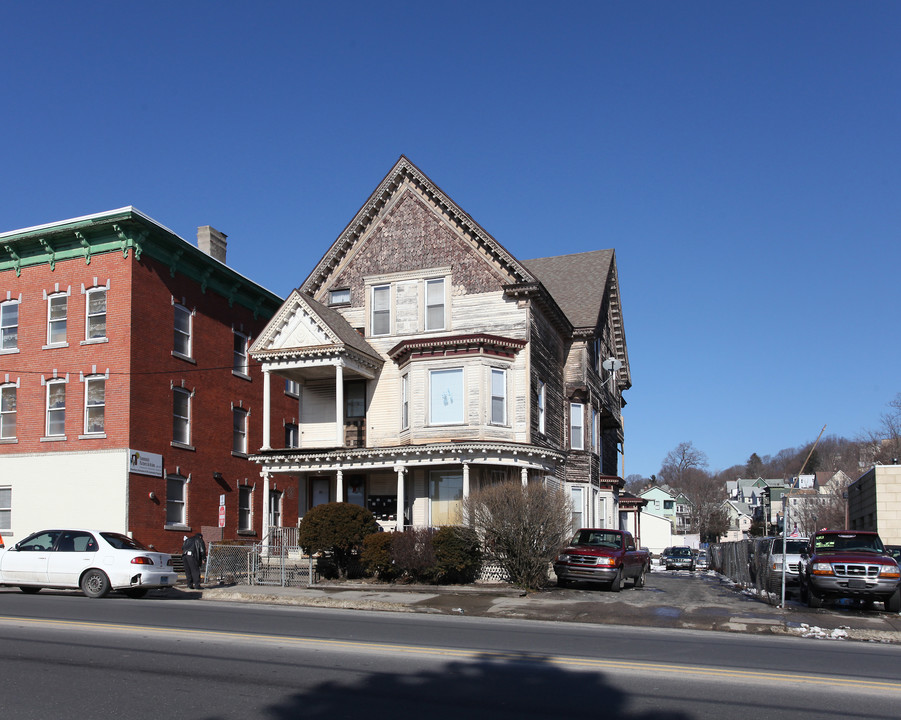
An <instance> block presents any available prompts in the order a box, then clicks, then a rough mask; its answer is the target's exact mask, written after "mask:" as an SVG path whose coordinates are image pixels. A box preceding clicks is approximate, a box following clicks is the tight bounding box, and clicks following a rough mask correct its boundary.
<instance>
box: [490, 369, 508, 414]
mask: <svg viewBox="0 0 901 720" xmlns="http://www.w3.org/2000/svg"><path fill="white" fill-rule="evenodd" d="M491 424H492V425H506V424H507V371H506V370H499V369H498V368H491Z"/></svg>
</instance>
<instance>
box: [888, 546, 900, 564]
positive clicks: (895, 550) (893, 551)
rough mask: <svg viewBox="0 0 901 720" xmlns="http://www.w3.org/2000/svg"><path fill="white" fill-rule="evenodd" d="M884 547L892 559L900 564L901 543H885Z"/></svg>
mask: <svg viewBox="0 0 901 720" xmlns="http://www.w3.org/2000/svg"><path fill="white" fill-rule="evenodd" d="M885 549H886V552H888V554H889V555H891V557H892V560H894V561H895V562H896V563H898V565H901V545H886V546H885Z"/></svg>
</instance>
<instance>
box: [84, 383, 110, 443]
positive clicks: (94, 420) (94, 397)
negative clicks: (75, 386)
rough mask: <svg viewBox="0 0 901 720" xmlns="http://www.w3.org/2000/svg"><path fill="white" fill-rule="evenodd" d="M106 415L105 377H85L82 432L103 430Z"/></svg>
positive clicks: (87, 433)
mask: <svg viewBox="0 0 901 720" xmlns="http://www.w3.org/2000/svg"><path fill="white" fill-rule="evenodd" d="M105 416H106V378H105V377H103V376H98V377H87V378H85V381H84V432H85V434H86V435H92V434H100V433H103V432H104V428H105V422H104V421H105Z"/></svg>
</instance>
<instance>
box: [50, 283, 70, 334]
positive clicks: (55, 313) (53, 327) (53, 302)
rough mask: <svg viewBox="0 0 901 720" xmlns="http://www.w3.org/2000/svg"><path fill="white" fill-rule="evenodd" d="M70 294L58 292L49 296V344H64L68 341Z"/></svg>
mask: <svg viewBox="0 0 901 720" xmlns="http://www.w3.org/2000/svg"><path fill="white" fill-rule="evenodd" d="M68 306H69V296H68V295H66V293H57V294H56V295H50V296H48V297H47V344H48V345H63V344H65V342H66V314H67V312H68Z"/></svg>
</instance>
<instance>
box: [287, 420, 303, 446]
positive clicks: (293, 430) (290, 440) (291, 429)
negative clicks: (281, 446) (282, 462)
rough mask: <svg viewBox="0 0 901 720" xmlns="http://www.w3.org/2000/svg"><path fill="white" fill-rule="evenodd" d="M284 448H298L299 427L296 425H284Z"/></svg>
mask: <svg viewBox="0 0 901 720" xmlns="http://www.w3.org/2000/svg"><path fill="white" fill-rule="evenodd" d="M285 447H286V448H297V447H300V427H299V426H298V425H297V423H289V422H286V423H285Z"/></svg>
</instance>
